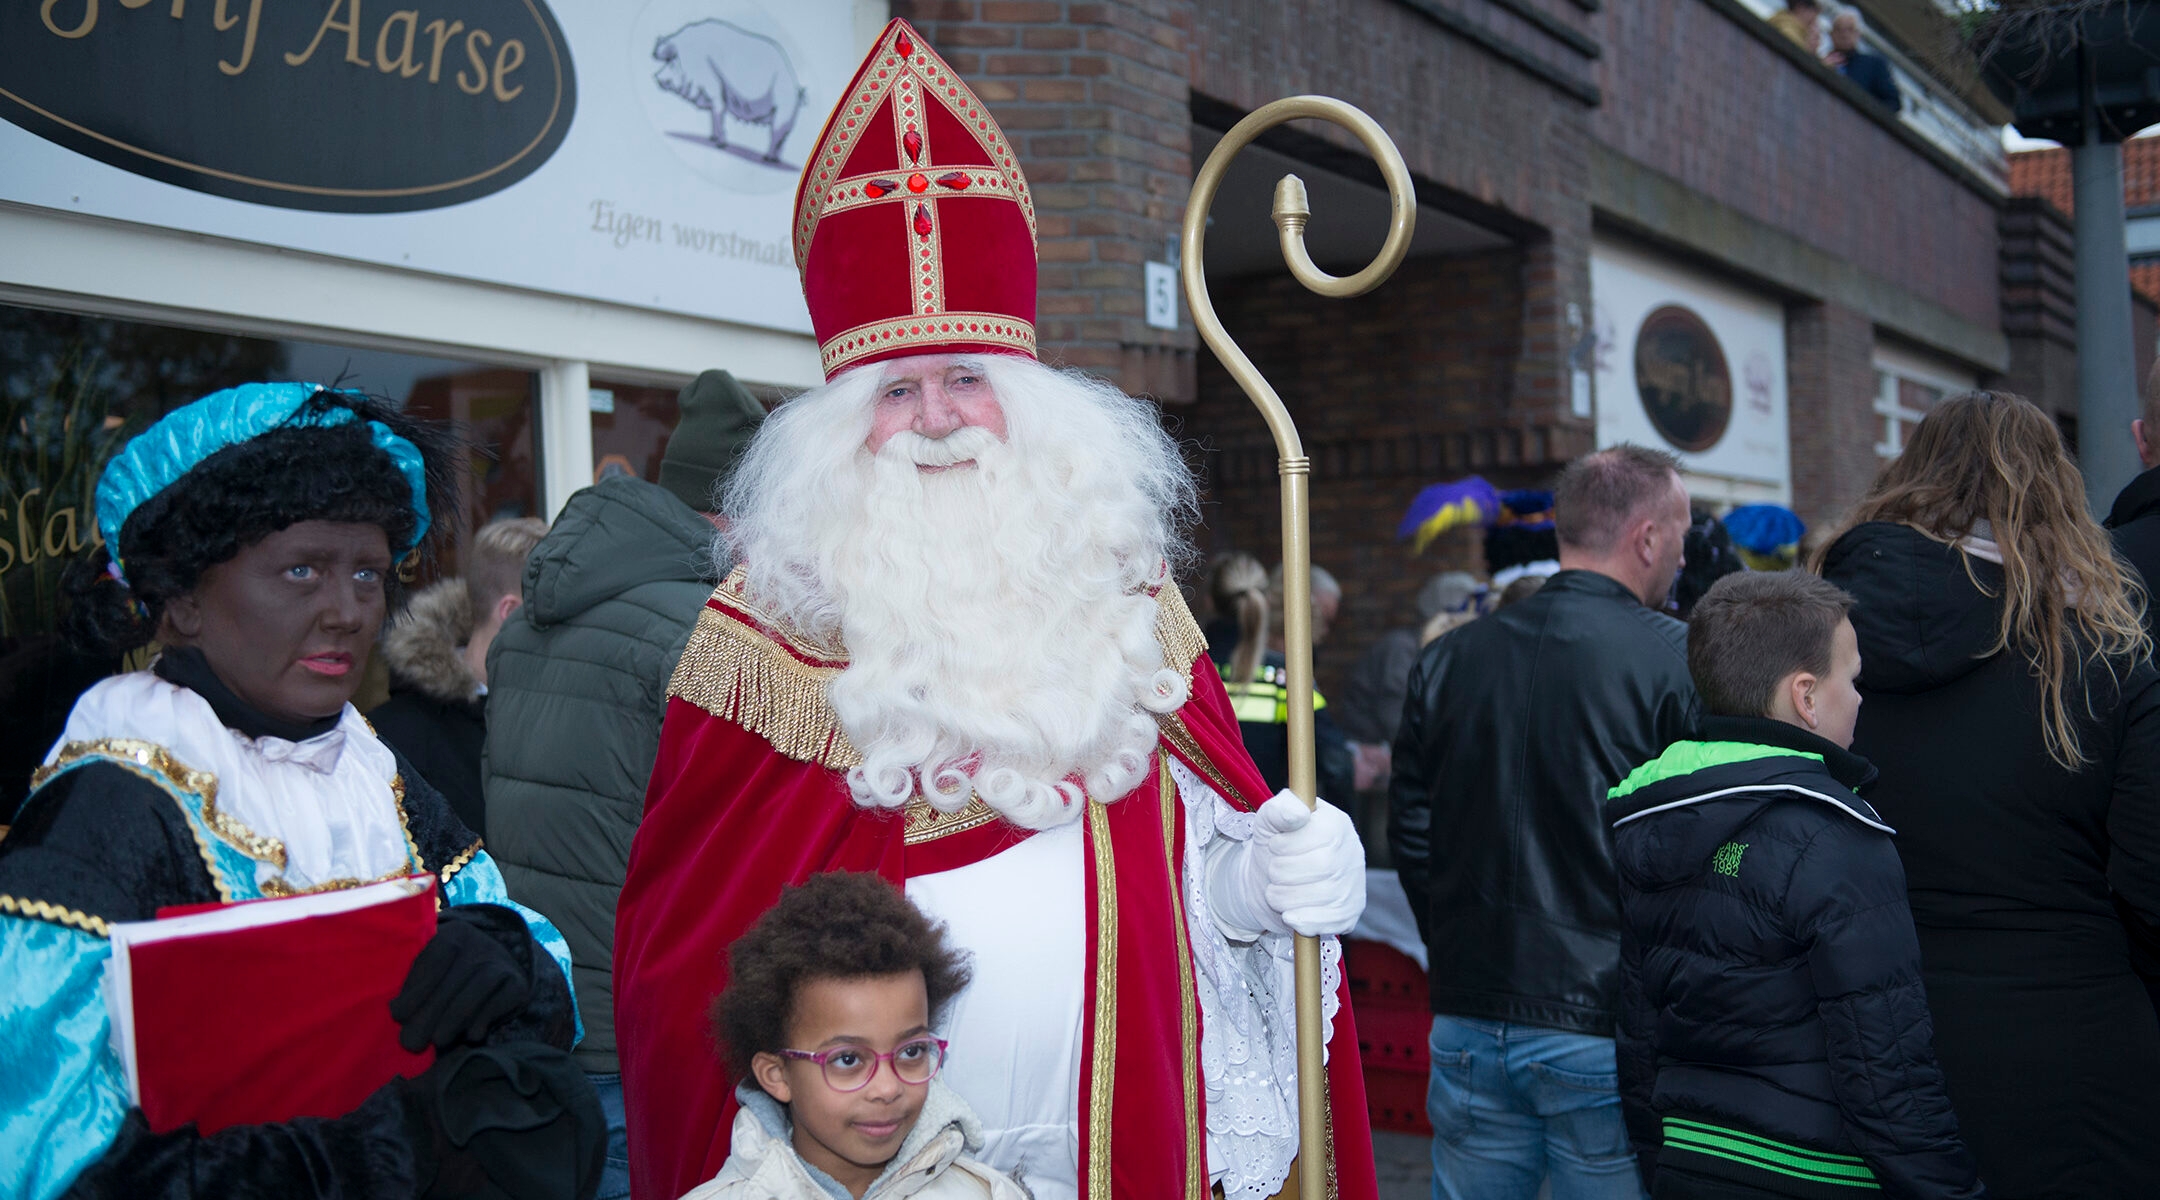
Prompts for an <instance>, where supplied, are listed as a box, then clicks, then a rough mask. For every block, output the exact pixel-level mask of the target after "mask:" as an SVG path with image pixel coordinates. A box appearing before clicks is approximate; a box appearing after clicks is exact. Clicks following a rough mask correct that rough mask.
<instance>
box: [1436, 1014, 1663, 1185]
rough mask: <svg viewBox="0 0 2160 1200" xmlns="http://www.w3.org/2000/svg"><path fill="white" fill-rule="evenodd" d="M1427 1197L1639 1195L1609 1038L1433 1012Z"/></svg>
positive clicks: (1611, 1042) (1636, 1175)
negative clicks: (1544, 1191) (1548, 1187)
mask: <svg viewBox="0 0 2160 1200" xmlns="http://www.w3.org/2000/svg"><path fill="white" fill-rule="evenodd" d="M1431 1047H1432V1082H1431V1084H1430V1086H1428V1087H1427V1089H1426V1091H1425V1113H1426V1115H1427V1116H1428V1117H1430V1118H1431V1119H1432V1126H1433V1150H1432V1165H1433V1187H1432V1194H1433V1200H1532V1198H1533V1197H1535V1196H1536V1195H1537V1194H1538V1185H1539V1183H1540V1182H1542V1181H1544V1180H1546V1179H1547V1178H1550V1179H1551V1181H1552V1200H1643V1190H1642V1177H1641V1176H1640V1175H1639V1174H1638V1173H1637V1172H1636V1170H1635V1152H1634V1150H1633V1149H1632V1148H1631V1147H1630V1146H1629V1145H1628V1136H1627V1126H1626V1124H1625V1123H1623V1122H1622V1120H1621V1118H1620V1092H1619V1085H1618V1081H1617V1078H1616V1073H1617V1072H1616V1068H1615V1066H1614V1062H1613V1040H1612V1039H1611V1038H1602V1037H1592V1036H1590V1035H1588V1034H1582V1033H1565V1032H1562V1031H1560V1030H1557V1029H1543V1028H1539V1027H1537V1026H1535V1025H1512V1024H1508V1023H1506V1022H1504V1021H1483V1020H1476V1019H1473V1018H1469V1017H1447V1016H1440V1017H1434V1018H1433V1025H1432V1039H1431Z"/></svg>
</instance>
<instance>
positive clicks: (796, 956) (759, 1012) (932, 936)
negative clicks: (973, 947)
mask: <svg viewBox="0 0 2160 1200" xmlns="http://www.w3.org/2000/svg"><path fill="white" fill-rule="evenodd" d="M916 970H919V971H921V972H922V976H923V986H924V988H925V989H926V990H928V992H929V994H930V1019H931V1020H932V1021H936V1020H937V1018H938V1015H939V1014H940V1013H942V1012H943V1011H944V1009H945V1005H946V1004H947V1003H948V1002H949V1001H951V1000H952V998H953V997H954V996H956V995H958V994H959V992H960V989H962V988H964V987H966V986H967V984H968V967H967V955H966V954H965V953H964V952H962V951H960V950H956V949H954V948H953V947H951V946H950V945H948V944H947V943H946V941H945V927H944V926H943V925H938V924H935V923H933V922H932V921H931V920H930V918H928V917H926V916H924V915H923V913H922V910H921V909H919V908H916V907H915V905H914V904H913V903H912V902H910V901H909V900H908V898H907V897H906V896H904V895H902V894H901V893H900V890H899V889H898V888H895V887H894V886H893V885H892V884H890V883H887V882H886V881H885V880H884V879H882V878H880V877H878V876H877V875H874V874H870V873H867V872H865V873H862V874H852V873H849V872H845V871H835V872H833V873H831V874H826V875H813V876H811V877H810V878H809V880H808V881H806V882H805V883H803V884H802V886H800V887H792V888H789V889H788V890H787V891H785V892H783V893H781V895H780V902H779V903H778V904H775V905H773V907H772V908H771V909H770V910H768V911H767V912H766V914H765V915H764V916H762V917H760V918H758V923H757V924H755V925H753V926H751V927H750V932H748V933H746V934H744V935H742V936H741V937H740V938H737V939H736V941H735V944H734V945H733V946H732V947H730V948H729V949H728V974H729V978H728V985H727V990H725V991H723V992H721V993H720V998H719V999H717V1000H715V1001H713V1006H712V1021H713V1033H714V1035H715V1036H716V1037H717V1038H718V1040H719V1043H720V1049H721V1053H722V1055H723V1056H724V1057H725V1059H726V1061H727V1064H728V1067H729V1069H731V1070H733V1071H734V1072H735V1076H734V1077H735V1078H737V1079H741V1078H743V1077H745V1076H747V1075H749V1074H750V1060H751V1059H752V1058H753V1057H755V1056H756V1055H758V1054H774V1053H778V1052H779V1051H780V1050H783V1049H785V1048H786V1047H787V1024H788V1020H789V1018H790V1017H792V1016H793V1015H794V1010H795V993H796V991H797V990H798V989H800V988H801V987H802V985H803V984H805V983H808V982H810V981H812V980H816V979H865V978H871V977H874V976H880V975H898V974H901V973H903V972H907V971H916Z"/></svg>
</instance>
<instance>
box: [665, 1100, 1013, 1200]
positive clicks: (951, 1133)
mask: <svg viewBox="0 0 2160 1200" xmlns="http://www.w3.org/2000/svg"><path fill="white" fill-rule="evenodd" d="M735 1098H736V1099H737V1100H739V1101H741V1102H742V1111H740V1112H738V1113H736V1114H735V1128H734V1132H733V1133H732V1135H731V1141H730V1142H729V1145H728V1160H727V1162H726V1163H725V1164H723V1165H722V1166H721V1168H720V1173H719V1174H718V1175H715V1176H713V1177H712V1178H711V1179H708V1180H706V1181H705V1182H704V1183H701V1184H699V1185H698V1186H696V1187H694V1188H692V1189H690V1190H689V1191H688V1192H686V1193H684V1194H683V1197H682V1200H850V1197H849V1196H848V1193H847V1189H845V1188H843V1187H841V1186H840V1185H839V1184H838V1183H837V1182H835V1181H834V1180H833V1178H832V1177H831V1176H829V1175H827V1174H825V1173H824V1172H823V1171H818V1170H816V1169H815V1168H813V1167H811V1166H810V1165H809V1164H808V1163H805V1162H804V1161H803V1160H802V1157H801V1156H800V1155H798V1154H796V1153H795V1146H794V1143H793V1142H792V1141H791V1140H790V1133H791V1129H790V1126H789V1123H788V1115H787V1110H786V1109H784V1108H782V1107H781V1106H780V1104H779V1103H778V1102H777V1101H775V1100H774V1099H773V1098H772V1097H770V1096H768V1095H766V1094H765V1092H764V1090H763V1089H761V1088H759V1087H757V1086H756V1085H754V1084H748V1083H746V1084H743V1085H742V1086H741V1087H739V1088H737V1089H736V1090H735ZM981 1148H982V1126H981V1124H979V1123H978V1122H977V1121H976V1120H975V1114H974V1112H973V1111H972V1110H970V1109H969V1108H968V1106H967V1101H965V1100H962V1099H961V1098H960V1096H959V1094H958V1093H956V1092H954V1091H952V1090H951V1089H950V1088H947V1087H946V1086H945V1085H944V1083H942V1082H940V1081H939V1080H936V1079H932V1080H931V1081H930V1094H929V1095H928V1096H927V1097H925V1098H924V1100H923V1107H922V1115H921V1116H920V1117H918V1118H916V1121H915V1128H913V1129H911V1130H909V1131H908V1135H907V1137H906V1138H905V1139H903V1140H902V1141H901V1143H900V1151H899V1153H898V1154H895V1155H894V1156H893V1160H892V1162H891V1163H889V1164H887V1165H886V1167H885V1170H884V1172H883V1173H882V1174H880V1175H879V1176H878V1177H877V1178H876V1179H875V1180H873V1181H871V1184H870V1189H869V1190H868V1191H866V1192H864V1193H863V1197H862V1200H900V1198H901V1197H908V1198H909V1200H1032V1198H1031V1197H1030V1196H1029V1194H1028V1191H1027V1189H1026V1188H1024V1187H1022V1186H1020V1185H1019V1184H1017V1183H1014V1182H1013V1181H1012V1180H1011V1179H1010V1178H1008V1177H1007V1176H1005V1175H1002V1174H1000V1173H998V1172H996V1171H993V1170H991V1169H990V1168H989V1167H986V1166H984V1165H983V1164H981V1163H979V1162H977V1161H975V1160H974V1159H972V1158H969V1157H967V1152H968V1151H970V1150H979V1149H981Z"/></svg>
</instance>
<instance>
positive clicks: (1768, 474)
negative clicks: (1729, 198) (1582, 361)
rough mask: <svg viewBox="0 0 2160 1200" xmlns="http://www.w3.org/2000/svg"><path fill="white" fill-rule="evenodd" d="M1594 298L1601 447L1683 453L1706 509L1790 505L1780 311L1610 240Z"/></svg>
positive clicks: (1601, 256)
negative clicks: (1709, 503)
mask: <svg viewBox="0 0 2160 1200" xmlns="http://www.w3.org/2000/svg"><path fill="white" fill-rule="evenodd" d="M1590 289H1591V295H1592V300H1593V311H1594V313H1595V321H1596V331H1597V352H1596V375H1597V406H1596V407H1597V442H1598V445H1600V446H1610V445H1613V444H1614V443H1617V442H1635V443H1638V444H1641V445H1645V446H1653V447H1657V448H1660V449H1665V450H1670V451H1672V452H1673V453H1675V454H1678V455H1679V456H1680V461H1681V464H1682V466H1683V467H1684V468H1685V470H1686V472H1687V474H1688V476H1689V485H1690V490H1691V491H1692V492H1693V493H1694V494H1695V495H1697V496H1698V497H1699V498H1702V499H1706V500H1721V501H1726V502H1731V503H1748V502H1755V501H1769V502H1774V503H1780V504H1789V503H1791V500H1792V462H1791V439H1790V436H1789V434H1788V430H1787V425H1786V381H1785V311H1784V308H1783V306H1782V305H1780V304H1779V303H1778V302H1777V301H1776V300H1774V299H1771V298H1769V297H1767V296H1763V295H1760V294H1758V293H1755V292H1751V291H1748V290H1746V289H1744V288H1741V287H1737V286H1734V285H1733V284H1731V283H1728V282H1726V281H1724V280H1721V279H1718V278H1716V277H1715V276H1711V275H1708V274H1706V273H1704V272H1701V271H1697V270H1694V269H1692V268H1689V267H1685V266H1682V265H1680V264H1678V263H1675V262H1673V261H1671V260H1670V259H1667V258H1664V257H1662V256H1660V255H1658V254H1656V253H1654V252H1652V251H1648V250H1645V249H1642V248H1639V247H1637V246H1634V245H1632V244H1628V243H1623V242H1617V241H1614V240H1611V239H1606V238H1600V239H1598V240H1597V241H1596V242H1595V243H1594V244H1593V246H1592V248H1591V254H1590Z"/></svg>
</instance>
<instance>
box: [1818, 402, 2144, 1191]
mask: <svg viewBox="0 0 2160 1200" xmlns="http://www.w3.org/2000/svg"><path fill="white" fill-rule="evenodd" d="M1822 570H1823V574H1824V575H1825V576H1826V577H1828V578H1829V579H1830V580H1831V582H1833V583H1836V584H1838V585H1839V586H1840V587H1843V588H1844V589H1846V590H1847V591H1848V592H1851V593H1852V594H1853V596H1854V597H1855V599H1856V600H1857V601H1858V604H1857V605H1856V606H1855V608H1854V609H1853V613H1852V620H1853V625H1854V627H1855V629H1856V630H1857V631H1858V633H1859V636H1860V657H1861V664H1862V668H1861V675H1860V685H1861V695H1862V696H1863V697H1864V701H1865V702H1864V703H1863V704H1862V706H1861V709H1860V720H1859V728H1858V732H1857V736H1856V738H1855V740H1854V742H1853V749H1854V751H1856V752H1858V753H1859V754H1861V755H1863V756H1865V757H1866V758H1868V759H1869V760H1870V761H1872V762H1873V763H1874V764H1875V765H1876V766H1877V767H1878V768H1880V770H1881V772H1882V774H1881V777H1880V778H1879V779H1878V780H1877V781H1876V782H1875V783H1874V785H1873V786H1872V787H1870V788H1869V789H1868V791H1867V795H1868V798H1869V799H1870V800H1871V801H1873V802H1874V803H1875V804H1876V805H1877V807H1878V808H1879V809H1880V811H1881V812H1882V814H1883V817H1884V819H1885V820H1886V821H1887V822H1888V823H1889V824H1890V825H1891V826H1893V827H1895V828H1896V830H1897V846H1898V851H1899V855H1900V857H1901V858H1902V859H1903V861H1904V866H1905V875H1906V886H1907V889H1908V891H1909V893H1910V895H1911V899H1912V912H1913V922H1914V925H1915V926H1916V928H1917V930H1918V932H1919V935H1920V948H1921V956H1922V959H1923V961H1924V963H1925V982H1926V985H1927V996H1928V1007H1929V1008H1930V1009H1931V1010H1932V1011H1933V1014H1934V1018H1935V1044H1936V1050H1937V1053H1938V1056H1939V1058H1940V1060H1941V1063H1942V1069H1943V1074H1944V1077H1945V1079H1946V1081H1947V1083H1948V1086H1949V1092H1950V1100H1951V1103H1952V1104H1953V1105H1955V1106H1956V1108H1957V1113H1958V1119H1959V1122H1960V1124H1961V1125H1962V1127H1963V1129H1964V1131H1965V1138H1966V1142H1967V1144H1968V1145H1969V1146H1971V1147H1972V1151H1973V1153H1974V1155H1975V1156H1977V1157H1978V1159H1979V1162H1980V1174H1981V1178H1982V1179H1984V1180H1986V1182H1987V1185H1988V1188H1989V1190H1990V1191H1991V1192H1993V1193H1994V1194H1996V1195H2000V1196H2079V1197H2089V1198H2096V1200H2097V1198H2100V1197H2117V1196H2119V1197H2129V1196H2149V1195H2151V1194H2152V1188H2153V1186H2154V1181H2155V1180H2160V1088H2156V1087H2155V1086H2154V1081H2155V1080H2156V1079H2160V1020H2156V1018H2155V1015H2154V1006H2153V1001H2152V999H2151V997H2150V996H2149V995H2148V993H2147V992H2146V989H2145V987H2144V986H2143V984H2142V983H2141V980H2140V978H2139V974H2138V971H2137V968H2136V967H2135V965H2134V962H2133V955H2132V949H2131V947H2132V944H2133V942H2134V940H2135V939H2136V938H2138V937H2139V936H2141V935H2142V934H2143V933H2144V932H2145V931H2146V929H2147V927H2148V926H2151V925H2154V924H2160V675H2156V674H2155V672H2154V669H2153V667H2152V664H2151V662H2150V649H2151V647H2150V642H2149V641H2148V639H2147V636H2146V633H2145V627H2144V622H2143V611H2144V606H2145V596H2144V594H2143V589H2142V587H2141V586H2140V584H2139V582H2138V579H2137V576H2136V574H2135V573H2134V572H2133V571H2131V570H2130V569H2129V568H2128V567H2127V566H2125V565H2124V564H2123V563H2122V562H2121V561H2120V560H2119V559H2117V558H2116V557H2115V555H2114V553H2113V552H2112V551H2111V550H2110V549H2109V545H2108V541H2107V537H2106V535H2105V534H2103V533H2102V532H2101V530H2100V527H2099V526H2098V525H2097V524H2095V523H2094V522H2093V520H2092V518H2091V517H2090V516H2089V515H2088V514H2087V513H2086V510H2085V489H2084V484H2083V481H2082V480H2081V479H2080V478H2079V475H2078V472H2077V468H2076V467H2074V466H2072V465H2071V463H2070V460H2069V458H2068V457H2067V456H2066V455H2065V454H2064V452H2063V447H2062V442H2061V439H2060V437H2059V436H2058V435H2057V433H2056V430H2055V423H2054V422H2053V421H2052V420H2050V419H2049V418H2048V417H2047V415H2046V414H2044V413H2042V412H2041V411H2040V410H2039V409H2038V408H2035V407H2034V406H2033V405H2032V404H2030V403H2028V402H2026V401H2025V400H2023V399H2020V398H2019V397H2016V396H2012V395H2008V394H2005V393H2001V392H1972V393H1967V394H1965V395H1960V396H1955V397H1952V398H1950V399H1948V400H1945V401H1943V402H1942V403H1941V404H1939V405H1937V406H1936V408H1935V409H1934V410H1933V411H1932V412H1930V413H1929V414H1928V416H1927V419H1926V420H1924V421H1922V422H1921V423H1920V427H1919V429H1918V430H1917V431H1915V433H1914V434H1913V438H1912V441H1911V443H1910V444H1909V445H1908V447H1907V448H1906V450H1905V454H1904V456H1903V457H1902V458H1900V459H1898V460H1897V461H1896V462H1893V463H1891V464H1890V465H1889V466H1887V467H1885V468H1884V469H1883V472H1882V475H1881V476H1880V477H1879V478H1878V479H1877V480H1876V482H1875V486H1874V488H1873V490H1872V491H1870V492H1869V493H1868V495H1867V497H1866V498H1865V499H1863V500H1862V501H1861V502H1860V505H1859V507H1858V509H1857V510H1856V512H1855V513H1854V516H1853V519H1852V524H1851V525H1850V526H1849V527H1848V528H1847V529H1846V530H1845V531H1844V533H1843V534H1842V535H1841V536H1839V537H1838V538H1837V539H1836V540H1835V541H1834V542H1833V544H1832V545H1831V546H1830V548H1829V550H1828V551H1827V552H1826V553H1825V554H1824V556H1823V562H1822ZM1834 1028H1835V1026H1834V1025H1833V1029H1834ZM1833 1036H1835V1033H1834V1032H1833Z"/></svg>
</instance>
